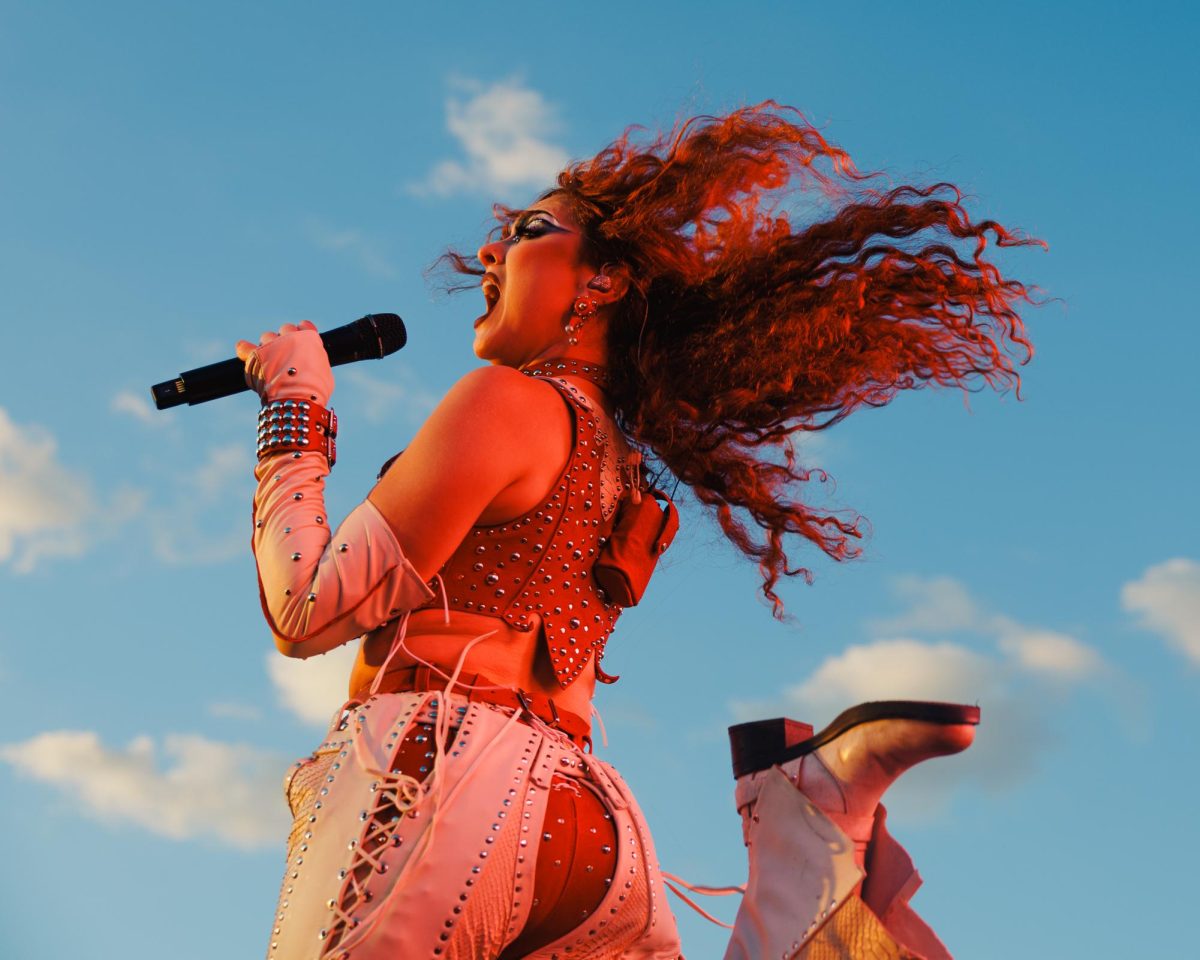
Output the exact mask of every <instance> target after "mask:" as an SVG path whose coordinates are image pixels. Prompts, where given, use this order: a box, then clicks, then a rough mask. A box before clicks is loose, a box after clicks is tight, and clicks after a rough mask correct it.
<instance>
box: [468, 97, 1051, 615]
mask: <svg viewBox="0 0 1200 960" xmlns="http://www.w3.org/2000/svg"><path fill="white" fill-rule="evenodd" d="M639 132H640V131H639V128H631V129H630V130H628V131H626V133H625V135H624V136H622V137H621V138H620V139H619V140H617V141H616V142H615V143H613V144H611V145H610V146H608V147H606V148H605V149H604V150H602V151H600V153H598V154H597V155H596V156H595V157H593V158H591V159H590V160H584V161H581V162H578V163H574V164H572V165H571V166H569V167H568V168H567V169H566V170H564V171H563V172H562V173H561V174H559V176H558V183H557V186H556V187H555V188H553V189H552V190H549V191H547V193H546V194H545V195H544V197H545V196H550V195H555V196H559V197H563V198H565V199H566V200H567V201H568V202H569V203H570V204H571V206H572V208H573V211H574V213H575V214H576V216H577V218H578V219H579V222H580V224H581V225H582V227H583V229H584V232H585V236H586V237H587V238H588V240H589V241H590V244H591V245H592V248H593V250H592V252H593V254H594V258H595V262H596V263H597V264H608V263H619V264H623V265H625V266H626V267H627V268H628V270H629V273H630V276H631V289H630V292H629V293H628V294H627V295H626V296H625V298H624V299H623V300H622V301H621V303H620V304H619V305H618V309H617V313H616V315H615V316H614V317H613V318H612V319H611V322H610V324H609V332H608V348H609V354H610V364H611V371H610V373H611V378H612V390H611V393H612V397H613V401H614V405H615V409H616V415H617V420H618V423H619V424H620V426H621V428H622V429H623V430H624V431H625V433H626V434H627V436H628V437H629V439H630V441H631V442H632V443H633V444H634V445H635V446H637V447H639V448H640V449H641V450H642V451H643V452H644V453H645V454H647V455H648V456H650V457H652V458H655V459H656V460H657V461H658V462H659V463H660V464H661V465H662V466H663V467H665V468H666V469H667V470H669V471H670V473H671V474H673V475H674V476H675V477H676V478H678V479H679V480H680V481H682V482H683V483H685V484H687V485H688V486H689V487H691V489H692V490H693V491H694V492H695V495H696V497H697V498H698V499H699V500H700V502H701V503H703V504H705V505H706V506H707V507H709V508H711V509H712V510H713V511H714V512H715V514H716V518H717V522H718V523H719V524H720V527H721V530H722V531H723V532H724V534H725V535H726V536H727V537H728V538H729V539H730V540H731V541H732V542H733V543H734V544H735V545H736V546H737V547H738V548H739V549H740V550H741V551H742V552H743V553H745V554H746V555H747V556H748V557H750V558H752V559H753V560H755V561H756V562H757V563H758V566H759V569H760V570H761V572H762V576H763V587H762V589H763V593H764V595H765V596H766V598H767V599H768V600H770V601H771V603H772V605H773V608H774V612H775V615H776V616H778V617H782V615H783V604H782V601H781V600H780V598H779V596H778V595H777V593H776V592H775V587H776V585H777V584H778V582H779V579H780V577H781V576H784V575H787V576H794V575H797V574H799V575H803V576H804V577H805V579H806V580H808V581H809V582H811V580H812V576H811V573H810V572H809V571H808V570H807V569H805V568H804V567H792V566H790V565H789V563H788V557H787V553H786V551H785V549H784V540H785V536H786V535H787V534H799V535H800V536H802V537H804V538H806V539H808V540H810V541H811V542H812V543H814V544H816V545H817V546H818V547H820V549H821V550H823V551H824V552H825V553H826V554H828V555H829V556H830V557H833V558H834V559H837V560H845V559H849V558H852V557H855V556H857V555H859V553H860V552H861V548H860V547H859V546H858V544H857V543H856V542H855V541H857V540H858V539H860V538H861V536H862V531H861V520H862V518H861V517H859V516H857V515H846V514H844V513H843V514H839V513H837V512H830V511H825V510H821V509H818V508H815V507H813V506H810V505H808V504H806V503H804V502H803V501H802V500H800V499H798V498H797V497H796V496H795V493H796V491H797V489H798V487H799V485H801V484H803V483H805V482H808V481H811V480H813V479H817V480H825V479H826V476H825V474H824V473H823V472H821V471H819V470H809V469H805V468H804V467H803V466H802V465H800V464H799V463H798V462H797V461H796V457H795V454H794V450H793V445H792V442H791V438H792V435H793V434H795V433H796V432H797V431H814V430H823V429H825V428H826V427H828V426H830V425H831V424H834V423H837V422H838V421H839V420H841V419H843V418H844V417H846V416H848V415H849V414H850V413H851V412H853V411H854V410H856V409H857V408H859V407H862V406H872V407H880V406H883V405H884V404H886V403H888V402H889V401H890V400H891V399H892V398H893V397H894V396H895V395H896V394H897V393H898V392H899V391H900V390H904V389H911V388H918V387H922V386H925V385H927V384H935V385H938V386H957V387H961V388H963V389H969V388H971V387H972V386H973V385H979V384H986V385H987V386H990V387H992V388H994V389H999V390H1003V389H1007V388H1011V387H1016V388H1019V386H1020V377H1019V375H1018V373H1017V370H1016V366H1017V365H1018V364H1023V363H1025V362H1027V361H1028V360H1029V358H1030V357H1031V356H1032V353H1033V350H1032V346H1031V344H1030V342H1029V340H1028V339H1027V337H1026V335H1025V328H1024V325H1023V323H1022V321H1021V318H1020V316H1019V315H1018V313H1017V307H1018V306H1019V305H1021V304H1022V303H1030V302H1032V299H1031V294H1030V290H1029V288H1027V287H1026V286H1025V285H1024V284H1022V283H1021V282H1020V281H1018V280H1014V279H1012V278H1009V277H1005V276H1003V275H1002V274H1001V272H1000V270H999V269H998V268H997V267H996V265H995V264H993V263H991V262H990V261H989V260H988V259H987V257H986V256H985V254H986V253H987V248H988V245H989V242H991V243H994V244H995V245H996V246H998V247H1008V246H1019V245H1025V244H1039V245H1042V244H1041V241H1038V240H1033V239H1031V238H1028V237H1025V236H1022V235H1020V234H1018V233H1016V232H1014V231H1011V230H1008V229H1006V228H1005V227H1003V226H1001V225H1000V224H999V223H997V222H995V221H994V220H973V219H972V218H971V216H970V215H969V214H968V213H967V211H966V209H965V208H964V206H963V204H962V194H961V193H960V192H959V190H958V189H957V188H956V187H954V186H953V185H952V184H949V183H935V184H932V185H930V186H912V185H903V186H897V187H891V188H889V189H877V188H876V187H875V186H873V184H874V183H876V182H877V180H878V178H879V175H877V174H862V173H859V172H858V171H857V170H856V169H855V167H854V164H853V163H852V161H851V159H850V157H849V155H848V154H847V153H846V152H845V151H844V150H842V149H841V148H840V147H837V146H835V145H833V144H831V143H830V142H829V141H827V140H826V139H825V138H824V136H822V134H821V133H820V132H818V131H817V130H816V129H815V128H814V127H813V126H812V125H811V124H810V123H808V122H807V121H806V120H805V119H804V117H803V116H802V115H801V114H800V113H799V112H798V111H796V110H794V109H792V108H789V107H784V106H781V105H779V104H776V103H774V102H772V101H768V102H766V103H762V104H759V105H757V106H753V107H746V108H743V109H741V110H736V111H734V112H732V113H730V114H728V115H726V116H720V117H695V118H693V119H690V120H688V121H687V122H685V123H682V124H681V125H679V126H677V127H676V128H675V129H674V130H672V131H671V132H670V133H669V134H664V135H659V136H657V137H654V138H652V139H650V140H649V142H638V141H639V138H638V134H639ZM797 202H798V203H797ZM784 203H788V205H789V206H791V207H793V209H795V208H796V207H797V206H800V205H803V206H805V207H807V216H806V217H805V218H804V219H805V220H807V221H808V222H807V223H805V224H803V225H793V216H795V213H793V214H792V215H789V213H788V211H787V210H786V209H785V208H784ZM497 214H498V216H499V217H500V218H501V220H502V221H507V220H509V219H511V217H512V216H513V215H514V214H515V211H513V210H510V209H508V208H505V207H498V208H497ZM448 257H449V260H450V262H451V265H452V266H453V267H454V268H455V269H457V270H459V271H460V272H464V273H479V272H482V271H481V270H479V269H478V267H477V266H476V265H475V264H474V262H473V261H471V260H468V259H467V258H465V257H463V256H460V255H458V254H454V253H451V254H449V255H448Z"/></svg>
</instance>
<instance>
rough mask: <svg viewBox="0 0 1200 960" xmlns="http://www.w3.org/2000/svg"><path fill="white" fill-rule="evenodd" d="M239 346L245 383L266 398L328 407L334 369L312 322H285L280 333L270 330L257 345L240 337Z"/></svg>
mask: <svg viewBox="0 0 1200 960" xmlns="http://www.w3.org/2000/svg"><path fill="white" fill-rule="evenodd" d="M236 349H237V356H238V359H239V360H241V361H242V362H243V363H245V364H246V384H247V385H248V386H249V387H250V389H252V390H254V391H255V392H256V393H257V394H258V395H259V396H260V397H262V399H263V400H264V401H268V400H286V399H298V400H311V401H313V402H314V403H319V404H320V405H321V406H323V407H327V406H329V398H330V396H331V395H332V394H333V371H332V370H331V369H330V367H329V356H328V354H326V352H325V345H324V344H323V343H322V342H321V335H320V334H319V333H317V328H316V326H315V325H314V324H313V323H312V322H311V321H309V320H302V321H301V322H300V323H299V325H297V324H294V323H285V324H284V325H283V326H282V327H280V328H279V332H278V333H275V332H274V331H271V330H268V331H267V332H266V333H264V334H263V335H262V336H261V337H259V340H258V346H257V347H256V346H255V345H254V344H252V343H251V342H250V341H248V340H239V341H238V342H237V348H236Z"/></svg>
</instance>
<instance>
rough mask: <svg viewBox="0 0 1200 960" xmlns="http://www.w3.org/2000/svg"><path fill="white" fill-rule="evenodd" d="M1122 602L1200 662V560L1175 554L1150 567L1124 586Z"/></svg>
mask: <svg viewBox="0 0 1200 960" xmlns="http://www.w3.org/2000/svg"><path fill="white" fill-rule="evenodd" d="M1121 606H1122V608H1124V609H1125V610H1127V611H1129V612H1130V613H1136V614H1139V621H1140V623H1141V625H1142V626H1143V627H1144V628H1145V629H1147V630H1151V631H1153V632H1155V633H1158V634H1161V635H1162V636H1163V637H1164V638H1165V639H1166V641H1167V643H1168V644H1169V645H1170V646H1172V647H1174V648H1175V649H1176V650H1178V651H1179V652H1180V653H1182V654H1183V655H1184V656H1185V657H1186V658H1187V659H1188V660H1190V661H1191V662H1192V663H1193V664H1200V563H1197V562H1196V561H1195V560H1190V559H1188V558H1186V557H1176V558H1175V559H1173V560H1167V561H1166V562H1165V563H1160V564H1156V565H1155V566H1152V567H1148V568H1147V569H1146V571H1145V572H1144V573H1143V574H1142V576H1141V578H1140V579H1138V580H1132V581H1130V582H1129V583H1126V584H1125V585H1124V586H1122V587H1121Z"/></svg>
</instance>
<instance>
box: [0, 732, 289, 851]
mask: <svg viewBox="0 0 1200 960" xmlns="http://www.w3.org/2000/svg"><path fill="white" fill-rule="evenodd" d="M160 754H161V756H162V757H164V758H165V759H166V761H167V762H166V764H165V766H163V767H162V768H161V769H160ZM0 758H2V759H4V760H6V761H8V762H9V763H10V764H12V765H13V766H14V767H15V768H16V769H17V770H18V771H19V772H20V773H22V774H23V775H24V776H26V777H29V778H31V779H34V780H38V781H40V782H42V783H47V784H50V785H51V786H53V787H55V788H57V789H58V790H59V791H61V792H62V794H63V795H64V796H65V797H66V798H67V799H68V800H69V802H70V809H71V811H72V812H82V813H84V814H85V815H87V816H90V817H92V818H93V819H96V820H100V821H102V822H106V823H131V824H134V825H136V826H139V827H142V828H143V829H146V830H149V831H150V832H152V833H156V834H159V835H160V836H164V837H169V838H171V839H174V840H186V839H191V838H195V837H215V838H217V839H218V840H220V841H221V842H223V843H226V844H229V845H230V846H234V847H239V848H243V849H249V848H254V847H260V846H263V845H268V844H279V843H281V842H282V838H283V837H284V836H285V831H286V828H287V820H288V817H287V812H286V806H285V804H284V801H283V796H282V792H281V789H280V784H281V782H282V777H283V774H284V772H285V770H286V769H287V764H288V761H287V760H286V759H285V758H284V757H282V756H279V755H277V754H271V753H266V752H263V751H261V750H257V749H255V748H253V747H249V746H246V745H243V744H229V743H220V742H217V741H214V740H208V739H205V738H204V737H199V736H188V735H180V734H174V735H168V736H166V737H164V738H163V743H162V747H161V749H160V748H159V747H157V746H156V745H155V743H154V740H153V739H152V738H150V737H147V736H142V737H137V738H136V739H134V740H132V741H130V743H129V744H128V745H127V746H126V747H124V748H123V749H122V748H117V749H110V748H108V747H107V746H105V745H104V744H103V743H102V742H101V740H100V738H99V737H98V736H97V735H96V734H95V733H94V732H92V731H87V730H56V731H50V732H46V733H41V734H38V735H37V736H35V737H32V738H31V739H29V740H27V741H25V742H24V743H15V744H9V745H6V746H4V747H0Z"/></svg>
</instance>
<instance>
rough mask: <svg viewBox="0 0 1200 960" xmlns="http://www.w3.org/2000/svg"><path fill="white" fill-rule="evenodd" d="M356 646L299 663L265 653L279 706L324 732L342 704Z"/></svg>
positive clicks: (299, 661) (332, 651)
mask: <svg viewBox="0 0 1200 960" xmlns="http://www.w3.org/2000/svg"><path fill="white" fill-rule="evenodd" d="M357 654H358V646H357V645H356V644H353V643H349V644H345V645H344V646H341V647H338V648H336V649H334V650H331V651H330V652H329V653H326V654H323V655H321V656H318V657H309V658H308V659H307V660H299V659H294V658H291V657H284V656H281V655H280V654H278V653H269V654H267V676H268V677H270V678H271V683H272V684H274V686H275V697H276V700H277V701H278V702H279V705H280V706H281V707H283V708H284V709H285V710H287V711H288V712H289V713H291V714H293V715H294V716H295V717H297V718H298V719H299V720H301V721H302V722H304V723H308V724H311V725H312V726H314V727H320V728H321V729H324V728H325V727H327V726H328V725H329V721H330V719H331V718H332V717H333V712H334V711H335V710H336V709H337V708H338V707H340V706H341V705H342V704H343V703H345V702H346V698H347V696H348V687H349V680H350V668H351V667H353V666H354V658H355V656H356V655H357Z"/></svg>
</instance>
